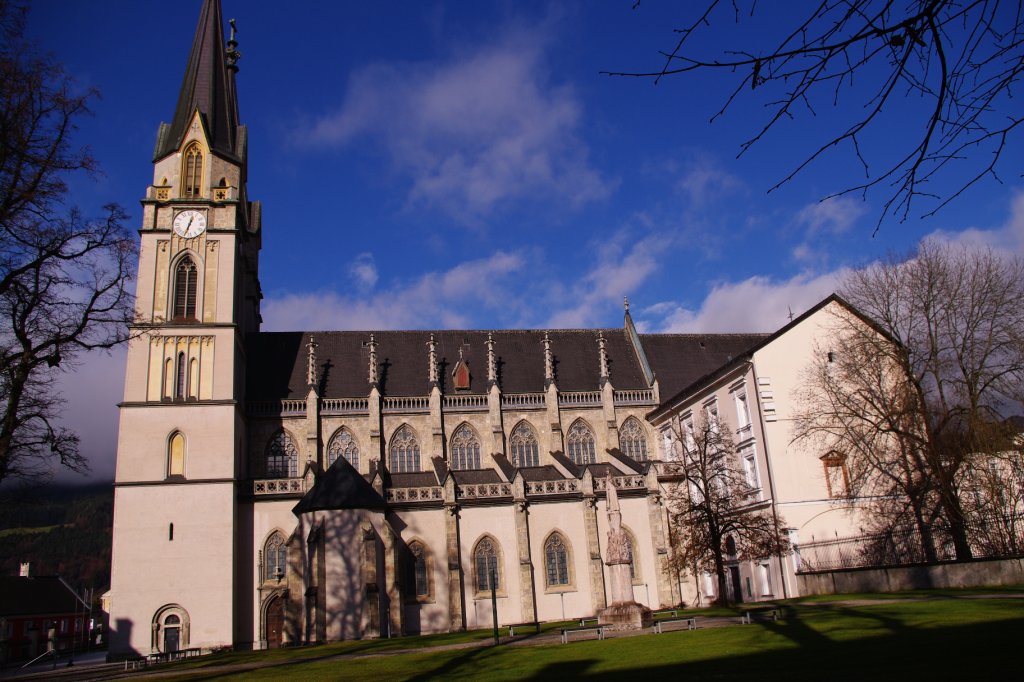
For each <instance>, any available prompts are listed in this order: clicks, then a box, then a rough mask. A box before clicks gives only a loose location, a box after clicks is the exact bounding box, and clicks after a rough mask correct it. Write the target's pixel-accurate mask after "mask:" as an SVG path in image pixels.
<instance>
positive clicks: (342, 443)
mask: <svg viewBox="0 0 1024 682" xmlns="http://www.w3.org/2000/svg"><path fill="white" fill-rule="evenodd" d="M339 457H343V458H344V459H345V461H346V462H348V463H349V464H351V465H352V468H353V469H355V470H356V471H359V444H358V443H356V439H355V438H353V437H352V432H350V431H349V430H348V429H346V428H344V427H343V428H341V429H340V430H339V431H338V432H337V433H335V434H334V437H333V438H331V442H330V444H329V445H328V446H327V466H328V467H330V466H331V465H333V464H334V463H335V462H336V461H338V458H339Z"/></svg>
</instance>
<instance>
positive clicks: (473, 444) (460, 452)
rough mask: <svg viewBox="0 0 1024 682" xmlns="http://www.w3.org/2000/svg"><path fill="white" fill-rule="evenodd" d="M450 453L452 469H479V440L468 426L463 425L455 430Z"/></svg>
mask: <svg viewBox="0 0 1024 682" xmlns="http://www.w3.org/2000/svg"><path fill="white" fill-rule="evenodd" d="M451 453H452V458H451V461H452V469H479V468H480V439H479V438H477V437H476V433H474V432H473V429H472V428H470V426H469V424H463V425H462V426H460V427H459V428H457V429H456V430H455V435H454V436H452V449H451Z"/></svg>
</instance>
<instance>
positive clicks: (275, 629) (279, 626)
mask: <svg viewBox="0 0 1024 682" xmlns="http://www.w3.org/2000/svg"><path fill="white" fill-rule="evenodd" d="M283 629H284V599H281V597H280V596H277V597H274V598H272V599H271V600H270V603H269V604H267V648H268V649H277V648H279V647H280V646H281V631H282V630H283Z"/></svg>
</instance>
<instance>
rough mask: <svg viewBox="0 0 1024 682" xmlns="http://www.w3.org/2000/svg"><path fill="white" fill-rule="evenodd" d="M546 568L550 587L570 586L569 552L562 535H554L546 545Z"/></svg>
mask: <svg viewBox="0 0 1024 682" xmlns="http://www.w3.org/2000/svg"><path fill="white" fill-rule="evenodd" d="M544 567H545V569H546V572H547V585H548V587H560V586H563V585H568V584H569V582H570V581H569V550H568V548H567V547H566V546H565V540H564V539H563V538H562V535H561V534H560V533H552V534H551V537H549V538H548V541H547V542H545V543H544Z"/></svg>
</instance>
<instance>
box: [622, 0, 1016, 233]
mask: <svg viewBox="0 0 1024 682" xmlns="http://www.w3.org/2000/svg"><path fill="white" fill-rule="evenodd" d="M636 4H637V5H639V1H638V2H637V3H636ZM758 12H760V13H761V14H762V15H768V14H769V13H770V15H771V17H772V19H773V20H778V21H780V22H781V21H785V20H786V19H785V18H780V15H783V17H784V15H787V14H791V15H792V16H791V17H789V21H790V25H789V28H788V29H787V30H785V31H784V32H780V33H779V34H777V35H772V34H766V33H765V31H764V29H763V25H764V22H763V21H762V18H763V17H762V16H759V15H758ZM728 23H734V24H735V31H734V33H735V35H736V38H735V40H736V41H739V42H742V43H743V46H732V45H730V44H729V42H728V33H727V31H726V30H725V29H724V28H723V24H728ZM751 28H753V29H755V30H753V31H751V30H749V29H751ZM711 30H717V31H718V33H717V34H716V35H715V36H714V37H713V38H714V39H712V40H706V39H705V38H706V36H707V35H708V32H709V31H711ZM677 33H678V34H679V37H678V40H677V42H676V44H675V45H674V47H672V48H671V49H670V50H668V51H666V52H662V55H663V57H664V61H663V65H662V68H661V69H659V70H654V71H649V72H645V73H639V72H633V73H623V72H605V73H610V74H611V75H617V76H638V77H649V78H652V79H654V82H656V83H657V82H659V81H660V80H661V79H662V78H664V77H665V76H676V75H681V74H689V73H694V72H705V71H716V72H717V71H722V72H725V73H726V74H730V75H731V77H732V78H733V79H734V81H735V83H734V86H733V88H732V90H731V92H730V94H729V95H728V96H727V97H726V99H725V101H724V102H723V104H722V106H721V108H720V109H719V110H718V111H717V113H715V114H714V116H713V117H712V119H711V120H712V121H714V120H715V119H717V118H719V117H720V116H722V115H723V114H724V113H725V112H726V111H727V110H728V109H729V108H730V107H732V106H733V105H737V106H743V107H746V106H748V104H747V103H745V102H744V103H743V104H737V103H738V102H740V101H742V100H743V99H744V98H745V97H750V98H753V99H755V100H757V101H758V102H760V103H761V104H762V105H763V106H764V108H765V109H766V110H767V113H766V118H765V120H764V122H763V123H762V124H761V125H760V127H759V128H758V129H757V130H756V132H754V134H753V135H752V136H751V137H749V138H748V139H747V140H746V141H745V142H743V143H742V144H741V145H740V152H739V153H740V155H742V154H743V153H744V152H746V151H747V150H748V149H750V147H751V146H753V145H754V144H756V143H757V142H758V141H760V140H762V139H763V138H764V137H765V136H766V135H768V134H769V132H770V131H772V130H773V129H774V128H776V127H778V125H779V124H780V122H782V121H785V120H788V119H794V118H796V117H798V116H800V115H801V114H804V115H810V116H815V115H816V114H817V111H818V109H820V108H824V107H832V108H833V109H835V111H836V112H837V115H839V116H842V117H844V120H842V121H841V122H840V123H838V124H837V127H836V128H835V130H834V132H832V133H828V134H826V136H825V139H823V140H821V141H819V142H818V143H816V146H814V147H812V151H811V152H810V153H809V154H808V155H807V156H806V158H804V160H803V161H802V162H800V163H798V164H797V166H796V167H795V168H794V169H793V170H792V171H790V172H789V173H788V174H787V175H786V176H785V177H784V178H783V179H782V180H781V181H780V182H779V183H778V184H776V185H775V186H774V187H772V188H771V189H772V190H774V189H777V188H778V187H779V186H780V185H782V184H784V183H786V182H787V181H788V180H790V179H792V178H793V177H794V176H795V175H797V174H798V173H799V172H800V171H802V170H804V169H805V168H807V166H808V165H810V164H811V163H812V162H814V161H816V160H818V159H819V158H821V157H822V156H823V155H825V154H826V153H827V152H829V151H831V150H834V149H835V148H839V147H844V148H846V149H847V150H848V151H849V153H850V154H851V155H852V157H853V158H855V159H856V161H857V162H858V163H859V165H860V166H861V168H862V170H863V172H864V180H863V181H862V182H857V183H855V184H853V185H852V186H849V187H847V188H845V189H842V190H839V191H837V192H836V193H835V194H833V195H832V196H838V195H842V194H847V193H850V192H857V193H861V194H862V195H865V196H866V194H867V192H868V190H870V189H872V188H874V187H876V186H879V185H881V186H882V187H884V188H886V189H885V190H883V191H886V192H889V194H888V198H887V199H886V201H885V202H884V206H883V209H882V213H881V215H880V216H879V221H878V224H879V226H880V225H881V223H882V221H883V220H884V219H885V218H886V216H894V217H896V218H898V219H899V220H900V221H901V222H902V221H903V220H905V219H906V218H907V217H908V215H909V214H910V212H911V209H912V204H914V203H915V202H916V201H918V200H920V199H922V198H927V199H930V200H933V207H932V208H931V210H929V211H927V212H926V213H925V214H924V215H931V214H932V213H934V212H935V211H937V210H939V209H940V208H941V207H942V206H945V205H946V204H947V203H948V202H949V201H951V200H952V199H953V198H955V197H957V196H959V195H960V194H961V193H963V192H964V190H966V189H967V188H968V187H970V186H971V185H973V184H974V183H976V182H978V181H979V180H982V179H983V178H986V177H990V178H993V179H996V180H998V177H997V175H996V173H997V168H998V167H999V165H1000V161H1001V159H1002V154H1003V151H1004V150H1005V149H1006V146H1007V142H1008V140H1009V138H1010V137H1011V135H1012V134H1014V133H1016V132H1018V131H1019V127H1020V124H1021V121H1022V120H1024V111H1022V109H1021V107H1020V106H1019V105H1018V104H1017V103H1016V102H1015V101H1014V100H1013V95H1014V89H1015V87H1019V85H1018V82H1019V80H1020V78H1021V75H1022V73H1024V12H1021V8H1020V3H1019V2H1014V1H1010V0H976V1H972V2H954V1H953V0H908V1H907V2H894V0H822V1H821V2H819V3H817V4H815V5H812V6H811V9H810V11H808V10H807V9H805V8H804V6H803V5H797V4H792V6H790V3H781V4H780V3H757V2H756V0H748V1H747V2H744V1H743V0H731V2H725V1H724V0H709V1H708V2H706V3H705V4H704V5H703V6H698V7H697V8H696V10H695V12H694V15H693V17H692V18H691V19H690V20H688V21H687V23H686V24H685V27H684V28H681V29H677ZM758 41H763V44H757V43H758ZM708 45H716V46H717V45H720V46H721V48H720V49H714V48H708V47H707V46H708ZM908 108H909V109H911V111H912V112H913V113H912V114H911V115H912V116H913V117H915V118H914V120H916V121H917V124H916V126H915V127H914V128H913V129H912V130H907V131H906V133H905V134H904V135H901V136H900V138H899V139H900V140H902V144H896V145H893V143H892V141H891V140H888V141H887V142H885V143H883V144H881V145H879V144H878V142H879V140H878V138H876V137H874V135H875V133H877V132H879V131H884V130H885V129H886V128H888V127H890V126H891V125H892V121H893V120H894V117H895V116H899V115H904V114H905V113H906V112H907V110H908ZM869 157H871V158H874V159H881V160H880V161H875V163H874V168H873V167H872V165H871V164H869ZM953 162H957V163H956V164H954V163H953ZM968 163H969V164H970V165H969V168H968V169H964V168H963V165H964V164H968ZM951 165H955V168H950V166H951ZM1013 169H1014V172H1019V164H1017V163H1013ZM942 177H949V178H951V180H952V182H954V183H956V184H955V185H954V188H953V189H952V190H950V191H949V192H948V193H946V195H945V196H943V195H937V194H935V191H936V190H935V189H934V186H935V185H936V184H938V183H937V181H938V180H939V179H940V178H942ZM876 231H877V227H876Z"/></svg>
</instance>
